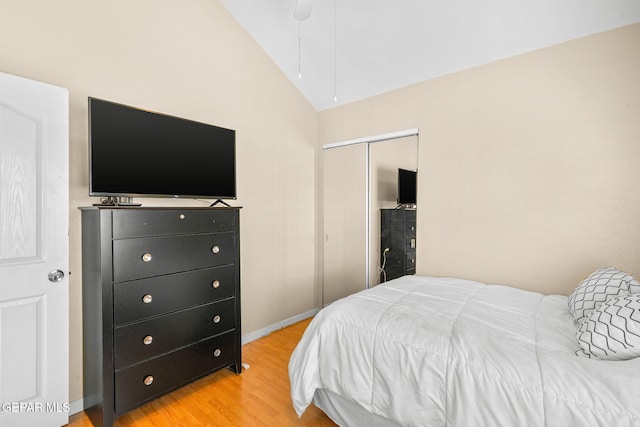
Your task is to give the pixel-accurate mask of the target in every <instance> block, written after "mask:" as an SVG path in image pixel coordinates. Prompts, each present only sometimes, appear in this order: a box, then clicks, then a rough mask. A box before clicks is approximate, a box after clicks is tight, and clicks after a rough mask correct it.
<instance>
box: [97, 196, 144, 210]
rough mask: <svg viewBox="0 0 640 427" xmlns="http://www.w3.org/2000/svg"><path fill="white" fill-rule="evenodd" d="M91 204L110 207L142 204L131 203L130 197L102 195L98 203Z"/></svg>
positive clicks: (140, 204)
mask: <svg viewBox="0 0 640 427" xmlns="http://www.w3.org/2000/svg"><path fill="white" fill-rule="evenodd" d="M93 206H112V207H135V206H142V203H133V202H132V201H131V197H111V196H109V197H103V198H102V199H100V203H94V204H93Z"/></svg>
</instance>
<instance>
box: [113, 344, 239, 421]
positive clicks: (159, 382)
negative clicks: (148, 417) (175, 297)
mask: <svg viewBox="0 0 640 427" xmlns="http://www.w3.org/2000/svg"><path fill="white" fill-rule="evenodd" d="M237 345H240V344H239V343H236V342H235V339H234V335H233V333H227V334H224V335H220V336H218V337H215V338H212V339H208V340H205V341H201V342H199V343H196V344H194V345H191V346H189V347H185V348H182V349H180V350H178V351H175V352H172V353H169V354H166V355H164V356H161V357H158V358H155V359H151V360H149V361H147V362H144V363H140V364H138V365H135V366H132V367H130V368H127V369H124V370H120V371H116V372H115V412H116V414H122V413H124V412H127V411H129V410H130V409H133V408H135V407H138V406H140V405H141V404H142V403H144V402H147V401H149V400H151V399H153V398H155V397H157V396H160V395H162V394H165V393H167V392H169V391H171V390H173V389H176V388H178V387H180V386H182V385H184V384H186V383H187V382H189V381H191V380H194V379H196V378H198V377H201V376H203V375H205V374H207V373H209V372H211V371H213V370H215V369H218V368H222V367H224V366H227V365H230V364H232V363H233V362H234V353H235V346H237ZM145 379H146V382H147V383H149V384H148V385H146V384H145ZM151 380H152V381H151Z"/></svg>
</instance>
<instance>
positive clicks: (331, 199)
mask: <svg viewBox="0 0 640 427" xmlns="http://www.w3.org/2000/svg"><path fill="white" fill-rule="evenodd" d="M403 132H404V133H411V135H410V136H401V137H398V136H396V137H392V138H390V137H388V136H386V135H382V136H381V137H382V138H380V139H376V137H371V138H363V139H361V140H358V141H356V142H353V143H345V144H344V145H342V144H340V143H338V144H330V145H327V146H325V147H324V149H323V163H324V169H323V176H324V178H323V184H324V186H323V193H324V197H323V202H324V208H323V227H324V244H323V257H324V260H323V305H325V306H326V305H328V304H330V303H332V302H334V301H336V300H338V299H340V298H343V297H345V296H348V295H351V294H353V293H355V292H358V291H361V290H363V289H366V288H369V287H372V286H375V285H377V284H379V283H380V279H381V277H382V278H383V277H384V274H381V266H382V263H383V256H382V255H383V252H382V251H381V245H380V240H381V234H380V229H381V222H380V217H381V209H389V210H394V209H396V208H397V207H398V169H406V170H410V171H416V169H417V159H418V155H417V154H418V135H417V129H415V130H409V131H403ZM413 214H414V218H415V211H414V213H413ZM414 232H415V225H414ZM414 239H415V237H414ZM414 243H415V240H414ZM397 249H398V248H396V247H395V246H394V250H397ZM394 255H395V253H394ZM414 260H415V257H414ZM414 268H415V266H414Z"/></svg>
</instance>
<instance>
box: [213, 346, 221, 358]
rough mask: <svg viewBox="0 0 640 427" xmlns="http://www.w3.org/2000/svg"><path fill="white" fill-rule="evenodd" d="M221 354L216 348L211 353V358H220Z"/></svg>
mask: <svg viewBox="0 0 640 427" xmlns="http://www.w3.org/2000/svg"><path fill="white" fill-rule="evenodd" d="M221 354H222V351H220V349H219V348H216V349H215V351H214V352H213V357H220V355H221Z"/></svg>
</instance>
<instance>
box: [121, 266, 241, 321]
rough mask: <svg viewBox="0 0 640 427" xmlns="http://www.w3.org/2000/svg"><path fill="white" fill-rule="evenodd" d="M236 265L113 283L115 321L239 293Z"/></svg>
mask: <svg viewBox="0 0 640 427" xmlns="http://www.w3.org/2000/svg"><path fill="white" fill-rule="evenodd" d="M235 269H236V267H235V266H234V265H225V266H222V267H213V268H207V269H204V270H194V271H188V272H186V273H176V274H167V275H165V276H157V277H152V278H150V279H140V280H133V281H129V282H120V283H116V284H114V285H113V321H114V323H115V324H116V325H122V324H124V323H130V322H134V321H137V320H141V319H145V318H148V317H152V316H157V315H160V314H165V313H170V312H172V311H178V310H182V309H184V308H188V307H193V306H196V305H201V304H205V303H207V302H213V301H218V300H221V299H225V298H229V297H232V296H234V294H235V285H236V274H235V272H236V270H235Z"/></svg>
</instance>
